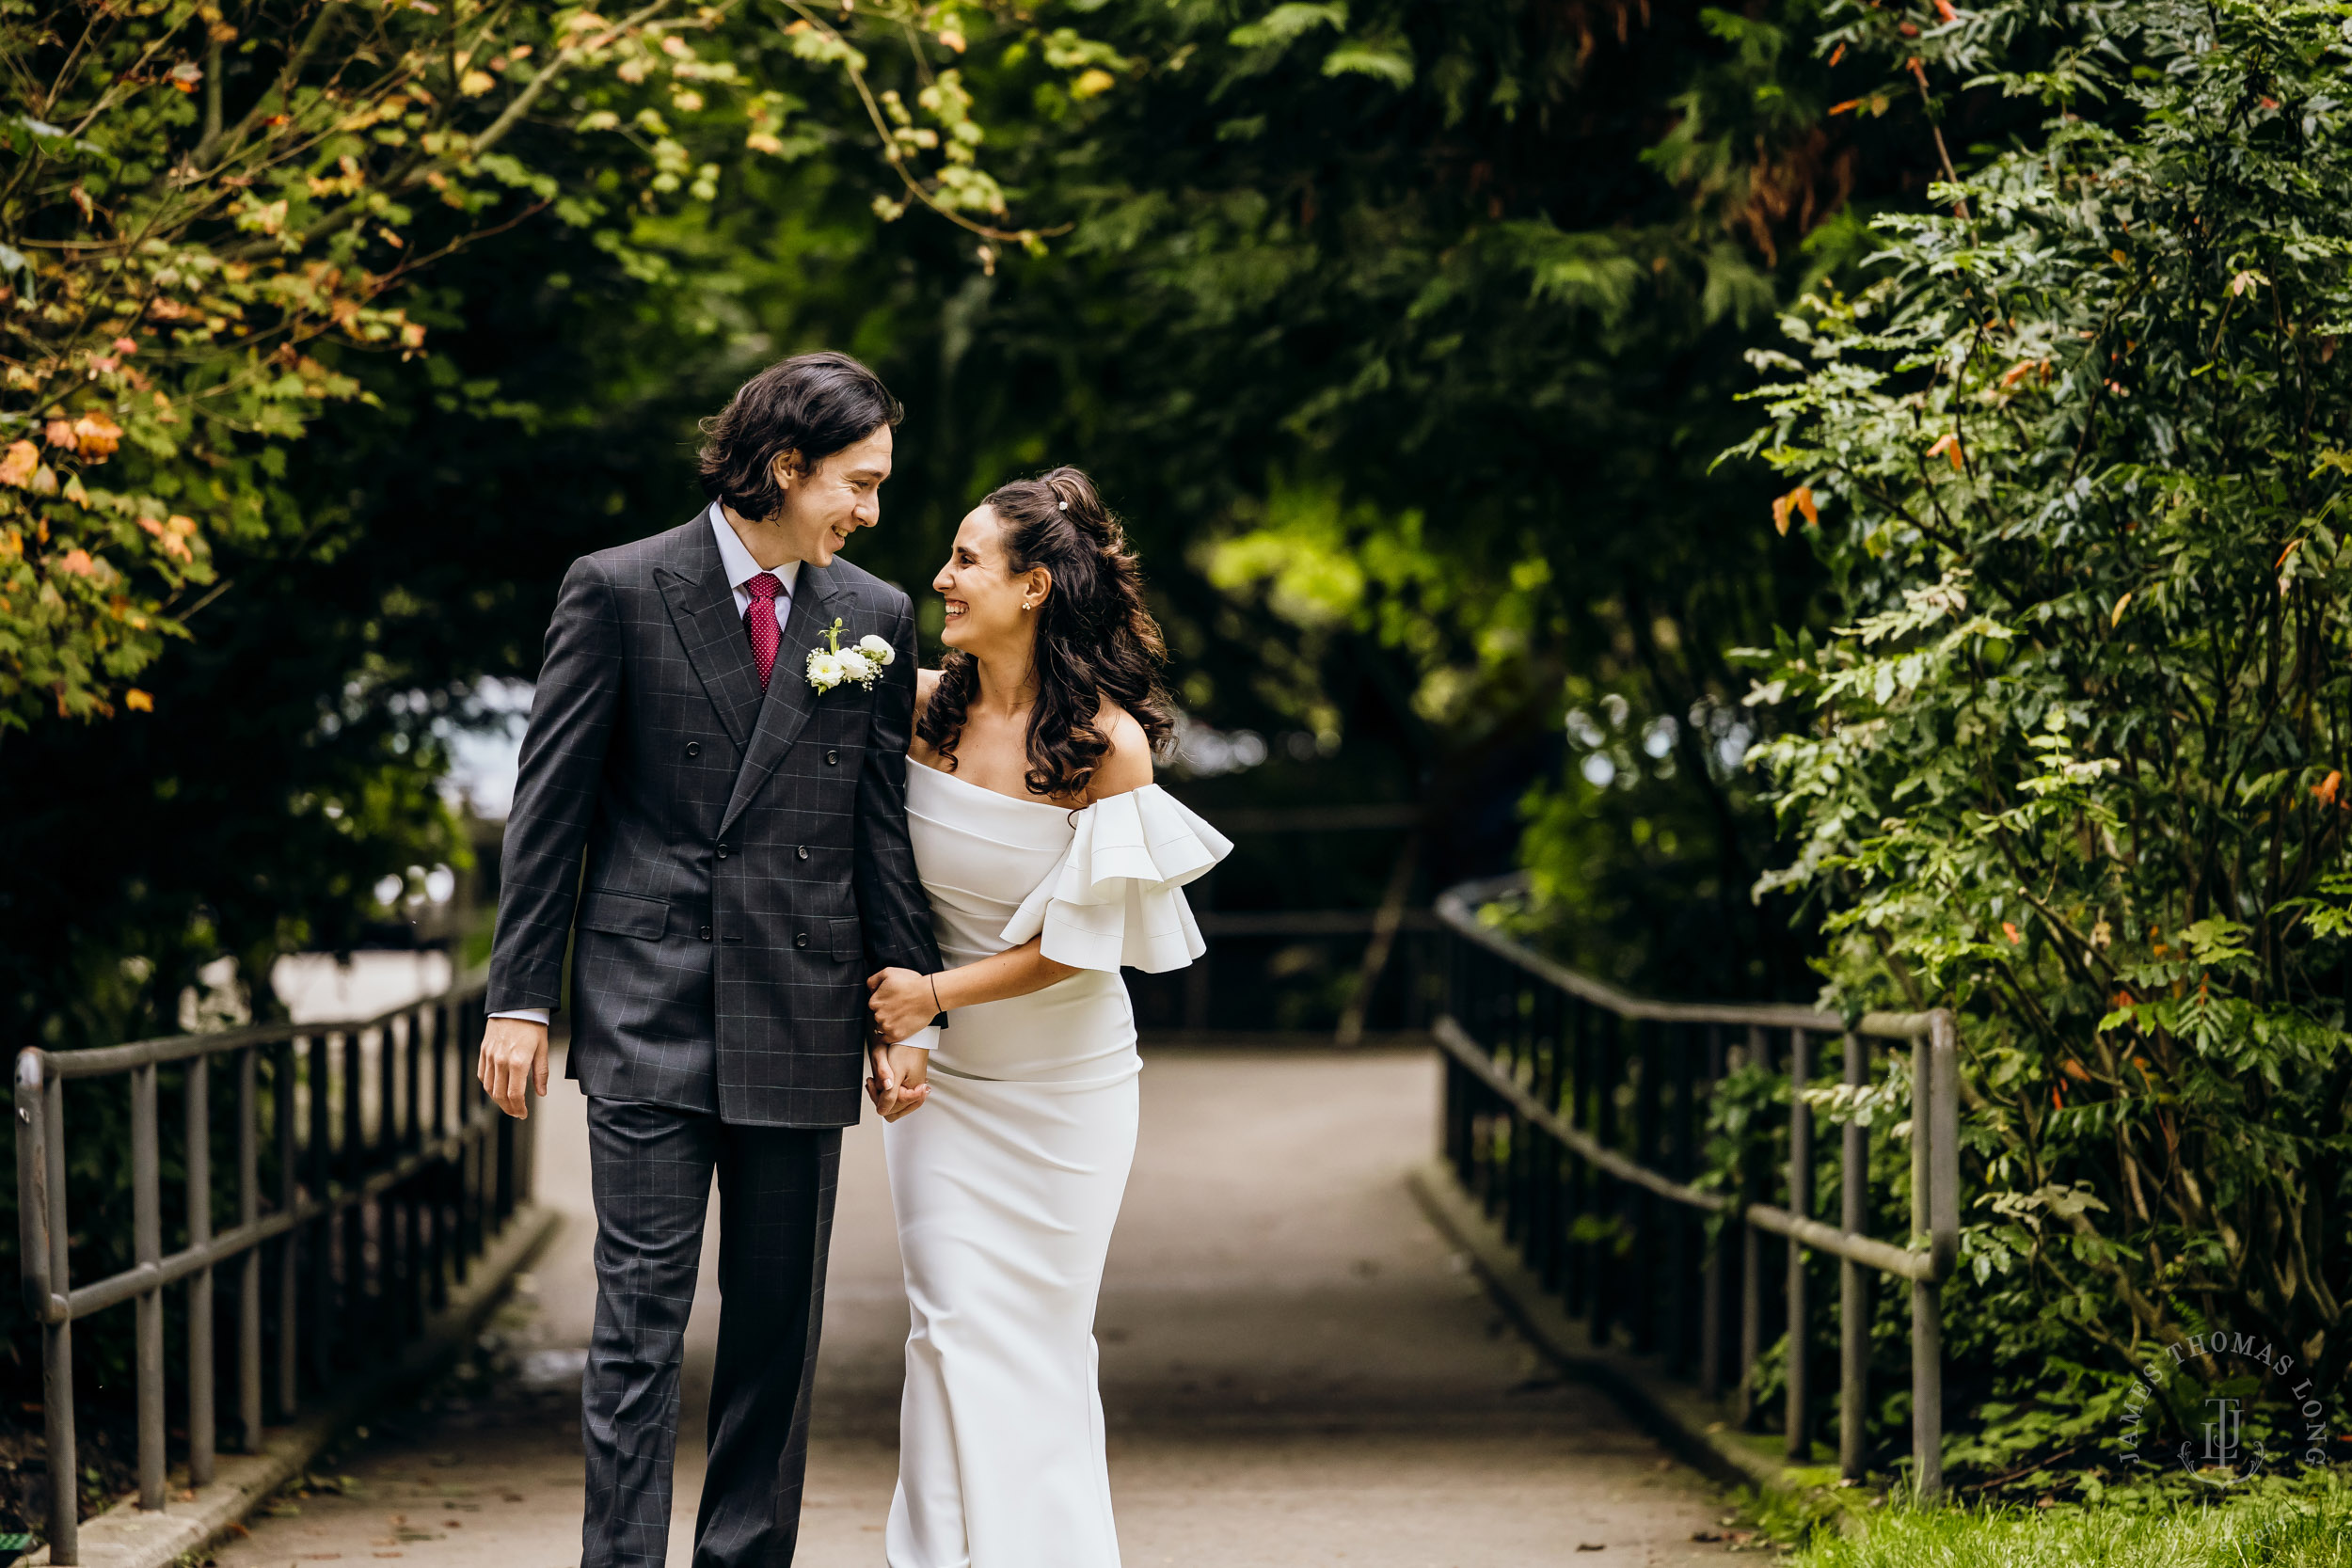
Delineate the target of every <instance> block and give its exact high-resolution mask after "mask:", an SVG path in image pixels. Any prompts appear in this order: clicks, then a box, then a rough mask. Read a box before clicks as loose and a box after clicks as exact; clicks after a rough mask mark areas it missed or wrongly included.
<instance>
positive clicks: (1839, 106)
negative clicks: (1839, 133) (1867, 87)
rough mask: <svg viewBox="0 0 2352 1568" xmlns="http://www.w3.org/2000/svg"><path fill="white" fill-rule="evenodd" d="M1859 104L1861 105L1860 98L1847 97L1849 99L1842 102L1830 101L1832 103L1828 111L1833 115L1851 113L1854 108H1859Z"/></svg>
mask: <svg viewBox="0 0 2352 1568" xmlns="http://www.w3.org/2000/svg"><path fill="white" fill-rule="evenodd" d="M1861 106H1862V100H1861V99H1859V98H1849V99H1847V100H1846V101H1845V102H1844V103H1832V104H1831V105H1830V106H1829V112H1830V113H1831V114H1834V115H1846V114H1851V113H1853V111H1854V110H1856V109H1858V108H1860V107H1861Z"/></svg>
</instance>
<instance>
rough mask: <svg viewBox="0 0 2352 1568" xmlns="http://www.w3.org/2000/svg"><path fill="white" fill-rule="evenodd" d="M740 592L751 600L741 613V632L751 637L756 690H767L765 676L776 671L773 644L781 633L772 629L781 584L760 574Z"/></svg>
mask: <svg viewBox="0 0 2352 1568" xmlns="http://www.w3.org/2000/svg"><path fill="white" fill-rule="evenodd" d="M743 592H744V593H746V594H750V595H751V596H752V603H751V608H750V609H748V610H744V611H743V629H744V630H746V631H748V632H750V633H751V634H752V662H753V663H754V664H756V665H758V666H759V689H761V690H762V691H765V690H767V689H768V675H769V673H770V672H771V671H772V670H773V669H775V667H776V644H777V643H778V642H779V641H783V638H784V633H783V632H782V631H781V630H780V629H779V628H778V627H777V626H776V595H777V594H781V593H783V592H784V584H783V583H781V582H778V581H777V580H776V574H775V573H773V572H762V573H760V574H759V575H758V576H757V577H755V578H752V579H751V580H750V581H748V582H746V583H744V584H743Z"/></svg>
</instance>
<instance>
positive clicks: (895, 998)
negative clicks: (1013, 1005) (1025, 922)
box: [866, 936, 1078, 1045]
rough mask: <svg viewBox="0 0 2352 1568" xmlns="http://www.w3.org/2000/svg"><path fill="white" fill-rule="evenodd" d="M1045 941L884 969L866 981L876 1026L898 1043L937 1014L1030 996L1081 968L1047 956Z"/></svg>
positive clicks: (891, 1040)
mask: <svg viewBox="0 0 2352 1568" xmlns="http://www.w3.org/2000/svg"><path fill="white" fill-rule="evenodd" d="M1044 943H1045V939H1044V937H1043V936H1034V937H1031V938H1030V939H1029V940H1028V941H1026V942H1023V943H1022V944H1021V945H1020V946H1018V947H1008V948H1006V949H1005V950H1004V951H1003V952H1002V953H992V954H990V955H989V956H988V957H987V958H977V959H975V960H974V961H973V962H971V963H968V964H959V965H958V966H957V967H955V968H954V969H943V970H941V971H940V972H939V973H938V974H917V973H915V972H914V970H912V969H885V970H883V971H882V973H881V974H876V975H874V976H872V977H871V978H870V979H868V980H867V981H866V988H867V989H868V990H871V991H872V992H873V996H872V997H871V999H870V1000H869V1002H868V1004H867V1006H869V1007H870V1008H871V1010H872V1012H873V1014H874V1026H875V1028H876V1029H878V1030H879V1031H881V1033H882V1037H883V1038H884V1039H886V1040H888V1041H890V1042H891V1043H892V1044H893V1045H896V1044H897V1043H898V1041H900V1040H903V1039H905V1038H906V1037H908V1036H910V1035H912V1034H914V1032H915V1031H916V1030H918V1029H920V1028H922V1027H923V1026H924V1025H925V1024H927V1023H929V1022H930V1021H931V1018H932V1015H933V1014H935V1013H938V1012H942V1011H945V1010H946V1009H948V1008H951V1007H975V1006H979V1004H981V1003H983V1002H1003V1001H1005V1000H1007V999H1009V998H1010V997H1015V996H1026V995H1028V994H1029V993H1030V992H1031V991H1040V990H1044V989H1045V988H1046V987H1048V986H1051V985H1055V984H1057V983H1059V982H1060V981H1063V980H1067V979H1069V978H1070V977H1071V976H1072V975H1073V974H1077V973H1078V971H1077V968H1076V967H1075V966H1074V965H1072V964H1065V963H1056V962H1055V961H1054V960H1053V959H1051V958H1047V957H1046V956H1045V954H1044V952H1043V947H1044Z"/></svg>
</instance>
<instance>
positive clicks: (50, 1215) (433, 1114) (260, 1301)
mask: <svg viewBox="0 0 2352 1568" xmlns="http://www.w3.org/2000/svg"><path fill="white" fill-rule="evenodd" d="M482 995H483V992H482V986H481V983H480V982H479V981H475V982H474V983H472V984H470V985H461V986H459V987H457V988H455V989H453V990H449V991H447V992H445V993H444V994H442V995H440V996H437V997H432V998H428V999H426V1000H424V1001H421V1002H417V1003H413V1004H411V1005H409V1006H404V1007H398V1008H395V1009H393V1010H392V1011H390V1012H388V1013H385V1014H383V1015H382V1016H380V1017H377V1018H373V1019H369V1020H365V1021H363V1022H348V1023H331V1024H316V1023H312V1024H271V1025H263V1026H259V1027H254V1028H246V1029H237V1030H231V1031H227V1032H223V1033H219V1034H210V1035H188V1036H181V1037H173V1038H169V1039H154V1040H142V1041H139V1042H137V1043H135V1044H131V1045H119V1046H107V1047H103V1048H101V1049H97V1050H89V1051H59V1052H50V1051H41V1050H39V1049H26V1050H24V1051H22V1052H20V1053H18V1054H17V1058H16V1181H17V1213H18V1218H19V1223H20V1226H21V1229H22V1246H23V1256H22V1262H23V1272H24V1304H25V1309H26V1310H27V1311H28V1312H29V1313H30V1314H31V1315H32V1317H33V1318H34V1319H35V1321H37V1322H38V1323H40V1325H41V1382H42V1388H43V1416H44V1418H45V1421H46V1424H47V1428H48V1449H49V1478H50V1504H49V1507H50V1517H49V1546H50V1560H51V1561H52V1562H56V1563H59V1564H66V1563H73V1562H78V1561H79V1560H80V1542H79V1537H80V1531H79V1529H78V1527H77V1523H76V1519H77V1513H76V1496H75V1494H76V1490H77V1486H78V1478H79V1476H80V1464H79V1458H78V1455H77V1452H76V1449H75V1443H74V1419H73V1418H74V1410H73V1324H74V1323H76V1322H78V1321H80V1320H81V1319H84V1318H87V1317H88V1316H90V1315H91V1314H92V1313H95V1312H102V1311H104V1310H105V1309H106V1308H108V1307H117V1306H119V1305H121V1304H122V1303H124V1302H132V1303H134V1304H135V1308H136V1312H137V1319H136V1323H135V1355H134V1363H135V1368H136V1395H137V1426H138V1504H139V1506H140V1507H141V1508H143V1509H151V1510H159V1509H161V1508H163V1506H164V1503H165V1472H166V1465H167V1454H166V1449H165V1441H166V1430H165V1403H166V1400H167V1390H166V1388H165V1362H164V1328H165V1324H164V1291H165V1290H166V1288H167V1287H170V1286H173V1285H179V1284H183V1283H184V1284H185V1285H186V1287H187V1314H186V1321H187V1356H186V1366H185V1369H184V1386H183V1391H182V1397H183V1400H184V1406H183V1408H184V1410H185V1414H186V1429H185V1430H186V1433H187V1441H186V1455H187V1480H188V1484H189V1485H190V1486H191V1487H196V1486H202V1485H205V1484H207V1483H209V1482H210V1481H212V1480H213V1478H214V1454H215V1447H216V1442H217V1437H218V1424H219V1418H218V1414H217V1411H216V1408H215V1385H216V1381H217V1374H218V1371H219V1368H220V1363H221V1361H222V1359H223V1357H221V1355H220V1354H219V1347H218V1346H217V1345H216V1343H215V1334H214V1306H215V1301H214V1298H215V1291H216V1288H217V1287H218V1286H219V1285H220V1284H222V1283H224V1282H225V1283H226V1284H227V1285H228V1287H229V1289H230V1293H231V1294H232V1295H233V1298H234V1300H233V1306H232V1311H233V1314H234V1317H235V1320H236V1323H235V1330H234V1336H233V1343H234V1351H233V1354H232V1355H231V1356H230V1357H228V1358H227V1359H229V1360H230V1361H232V1362H233V1369H234V1370H233V1383H234V1388H235V1411H234V1417H233V1431H234V1433H235V1437H236V1446H237V1447H238V1448H241V1449H244V1450H245V1451H246V1452H256V1451H259V1449H260V1447H261V1444H262V1423H263V1420H264V1411H263V1394H264V1391H265V1390H264V1385H265V1384H267V1385H270V1387H269V1388H268V1389H267V1392H269V1393H270V1394H271V1395H272V1396H273V1399H272V1401H271V1406H272V1409H274V1411H275V1413H276V1414H277V1415H278V1417H279V1418H281V1419H283V1418H292V1417H293V1416H294V1415H295V1414H296V1412H297V1410H298V1408H299V1405H300V1402H301V1397H302V1394H303V1392H304V1391H305V1388H306V1386H307V1387H309V1388H310V1389H325V1388H327V1387H330V1386H332V1385H333V1384H334V1383H335V1381H336V1379H337V1378H338V1376H339V1375H341V1373H342V1371H343V1370H346V1368H347V1367H371V1366H381V1365H382V1364H383V1354H382V1353H383V1351H384V1349H385V1348H386V1347H387V1346H388V1345H389V1344H390V1343H394V1342H397V1341H398V1340H400V1339H403V1338H407V1337H410V1336H413V1335H415V1334H417V1333H418V1332H419V1331H420V1330H421V1328H422V1327H423V1326H424V1324H425V1323H426V1322H427V1320H428V1318H429V1316H430V1314H431V1313H432V1312H433V1311H434V1310H436V1309H437V1308H439V1307H442V1306H444V1305H446V1304H447V1301H448V1299H449V1291H450V1288H451V1286H452V1284H453V1283H456V1284H462V1283H463V1282H464V1281H465V1278H466V1273H467V1267H468V1264H469V1261H470V1260H471V1259H474V1258H476V1257H478V1256H480V1255H481V1253H482V1252H483V1250H484V1249H485V1246H486V1245H487V1244H488V1243H489V1242H490V1241H491V1239H492V1238H493V1237H494V1236H495V1235H496V1233H497V1231H498V1230H499V1228H500V1227H501V1224H502V1222H503V1221H504V1220H505V1219H506V1218H507V1216H508V1215H509V1214H511V1213H512V1212H514V1211H515V1209H516V1207H517V1206H518V1205H519V1204H520V1203H521V1202H523V1201H524V1200H525V1199H526V1198H527V1196H528V1195H529V1193H530V1189H531V1137H530V1129H531V1124H530V1123H528V1122H523V1123H517V1122H516V1121H513V1120H511V1119H509V1118H508V1117H505V1116H504V1115H502V1114H501V1113H500V1112H499V1110H498V1109H497V1107H496V1106H494V1105H492V1104H491V1103H490V1102H489V1101H488V1100H487V1099H486V1098H485V1096H484V1095H483V1093H482V1090H481V1087H480V1085H478V1084H477V1083H476V1081H475V1078H474V1060H473V1057H474V1052H475V1049H476V1047H477V1046H478V1044H479V1042H480V1040H481V1037H482V1025H483V1012H482ZM216 1062H217V1063H220V1064H221V1065H222V1066H223V1067H224V1068H225V1069H226V1073H225V1076H227V1077H228V1078H230V1080H232V1081H233V1083H234V1085H235V1090H234V1093H235V1100H236V1104H235V1110H234V1114H233V1128H234V1132H233V1142H234V1146H235V1148H234V1153H233V1156H232V1158H233V1162H234V1164H235V1167H236V1170H235V1175H234V1179H233V1180H232V1181H230V1182H229V1183H226V1185H227V1186H228V1187H229V1188H230V1192H229V1194H227V1195H226V1197H227V1203H226V1205H225V1206H226V1207H229V1208H231V1209H232V1210H233V1212H234V1215H235V1220H234V1223H233V1224H231V1225H230V1226H229V1227H227V1228H225V1229H221V1230H217V1231H216V1230H215V1228H214V1218H215V1205H216V1204H222V1203H223V1199H224V1195H223V1194H222V1193H221V1192H220V1191H219V1188H220V1187H221V1186H222V1185H223V1183H220V1182H218V1181H216V1180H215V1171H214V1154H215V1148H214V1141H215V1127H214V1121H213V1110H214V1104H213V1101H214V1099H215V1085H214V1076H215V1075H214V1072H213V1068H214V1065H215V1063H216ZM167 1069H177V1070H176V1071H172V1072H169V1073H168V1075H167ZM97 1079H109V1080H120V1081H123V1082H124V1085H125V1087H126V1088H127V1092H128V1095H129V1113H130V1114H129V1123H130V1149H129V1153H130V1157H131V1169H130V1198H131V1253H132V1261H131V1264H130V1266H129V1267H128V1268H124V1269H120V1270H119V1271H117V1272H115V1273H113V1274H110V1275H106V1276H105V1277H103V1278H101V1279H93V1280H90V1281H88V1282H87V1283H84V1284H75V1283H74V1282H73V1280H72V1258H71V1252H72V1245H71V1240H70V1238H71V1237H72V1227H71V1225H70V1221H69V1215H68V1212H67V1205H66V1182H67V1171H68V1168H69V1164H70V1162H69V1161H68V1159H67V1154H68V1124H67V1116H66V1085H67V1084H68V1083H70V1082H77V1081H85V1080H97ZM167 1089H176V1090H177V1091H178V1098H179V1100H180V1101H181V1108H182V1110H183V1117H182V1118H181V1120H182V1127H183V1132H182V1136H181V1139H180V1140H179V1147H178V1148H177V1153H178V1154H179V1156H180V1168H181V1171H182V1173H183V1180H182V1181H181V1182H180V1183H179V1185H180V1186H181V1188H182V1195H181V1196H183V1200H184V1208H183V1216H182V1225H181V1227H180V1234H179V1235H178V1236H177V1237H175V1240H178V1241H180V1242H182V1243H183V1244H182V1245H180V1246H179V1247H178V1248H177V1250H174V1251H172V1252H168V1253H167V1252H166V1251H165V1250H164V1244H165V1227H164V1185H165V1183H164V1176H163V1171H164V1165H165V1160H166V1158H167V1154H168V1153H170V1152H173V1151H172V1150H169V1149H167V1148H166V1140H165V1137H164V1132H163V1127H162V1125H161V1122H160V1120H159V1104H160V1102H161V1101H162V1100H163V1097H164V1095H165V1093H166V1092H167ZM78 1094H79V1091H78V1090H77V1098H78ZM116 1135H118V1136H119V1132H117V1133H116ZM101 1153H102V1155H103V1156H106V1157H113V1158H119V1150H116V1149H112V1148H109V1149H105V1150H102V1151H101ZM265 1166H266V1167H267V1170H266V1175H267V1177H268V1180H264V1174H265ZM216 1274H217V1275H219V1276H222V1277H216Z"/></svg>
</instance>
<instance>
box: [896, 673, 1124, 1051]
mask: <svg viewBox="0 0 2352 1568" xmlns="http://www.w3.org/2000/svg"><path fill="white" fill-rule="evenodd" d="M921 674H923V675H927V676H930V679H931V680H933V681H936V680H937V679H938V677H937V675H935V674H933V673H931V672H930V671H924V672H921ZM918 693H919V700H925V701H928V699H929V698H930V686H929V685H925V686H923V687H921V688H919V689H918ZM1095 723H1096V725H1097V726H1098V727H1099V728H1101V729H1102V731H1103V732H1104V736H1106V737H1107V738H1108V739H1109V741H1110V745H1109V747H1108V749H1107V750H1106V751H1105V752H1104V756H1103V759H1102V761H1101V762H1100V763H1098V764H1097V765H1096V767H1095V769H1094V776H1093V778H1092V779H1091V780H1089V786H1088V791H1087V794H1088V800H1089V804H1091V803H1092V802H1093V801H1095V800H1104V799H1106V798H1107V797H1110V796H1113V795H1124V794H1126V793H1128V792H1129V791H1131V790H1136V789H1141V788H1142V787H1143V786H1144V785H1146V784H1150V783H1151V782H1152V748H1151V743H1150V742H1149V741H1148V740H1147V739H1146V738H1145V736H1144V733H1143V726H1142V725H1140V724H1138V723H1136V721H1135V719H1134V717H1133V716H1132V715H1130V714H1129V713H1128V712H1127V711H1126V710H1125V709H1123V708H1121V707H1120V706H1119V705H1117V704H1115V703H1104V705H1103V708H1102V712H1101V714H1100V715H1099V716H1098V717H1097V718H1096V720H1095ZM1044 947H1045V937H1044V934H1043V933H1042V932H1041V933H1040V934H1038V935H1037V936H1033V937H1031V938H1030V939H1029V940H1028V941H1026V942H1023V943H1022V944H1021V945H1020V946H1018V947H1009V948H1007V949H1005V951H1003V952H1002V953H993V954H991V955H989V956H988V957H987V958H978V959H975V960H974V961H973V962H971V963H968V964H961V965H958V966H957V967H956V968H954V969H943V970H941V971H940V972H939V973H938V974H917V973H916V972H915V971H914V970H911V969H885V970H882V972H880V973H879V974H874V975H871V976H869V977H868V978H867V980H866V990H869V991H870V992H872V995H871V996H870V997H869V998H868V999H867V1007H868V1009H869V1010H870V1011H871V1012H872V1013H873V1015H874V1027H875V1030H876V1032H877V1033H878V1034H880V1035H881V1036H882V1038H883V1039H884V1040H886V1041H888V1042H890V1043H891V1044H893V1045H896V1044H897V1043H898V1041H900V1040H903V1039H905V1038H907V1037H909V1036H910V1035H913V1034H914V1032H915V1031H916V1030H918V1029H920V1028H922V1027H923V1026H924V1025H925V1024H927V1023H929V1022H930V1021H931V1019H932V1018H933V1017H934V1016H935V1015H936V1014H938V1013H940V1012H944V1011H946V1010H948V1009H951V1008H955V1007H972V1006H978V1005H979V1004H980V1003H983V1002H1003V1001H1005V1000H1007V999H1009V998H1010V997H1015V996H1026V995H1028V994H1029V993H1030V992H1032V991H1041V990H1044V989H1045V988H1046V987H1048V986H1051V985H1056V984H1058V983H1059V982H1061V981H1063V980H1067V979H1069V978H1070V977H1071V976H1072V975H1073V974H1077V973H1078V968H1077V966H1076V965H1074V964H1066V963H1057V962H1056V961H1055V960H1054V959H1052V958H1047V957H1046V956H1045V951H1044Z"/></svg>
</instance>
